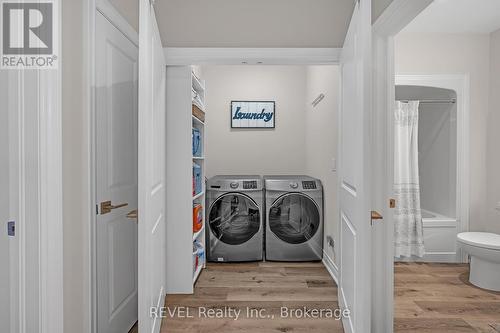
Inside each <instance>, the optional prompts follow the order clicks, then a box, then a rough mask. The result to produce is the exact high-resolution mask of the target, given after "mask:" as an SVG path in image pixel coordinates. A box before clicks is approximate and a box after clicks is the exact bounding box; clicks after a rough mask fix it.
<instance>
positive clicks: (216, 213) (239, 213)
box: [208, 193, 260, 245]
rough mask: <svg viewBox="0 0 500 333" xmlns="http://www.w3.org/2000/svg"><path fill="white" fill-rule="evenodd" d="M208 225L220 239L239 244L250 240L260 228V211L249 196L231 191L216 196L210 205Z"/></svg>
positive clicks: (227, 242) (231, 243)
mask: <svg viewBox="0 0 500 333" xmlns="http://www.w3.org/2000/svg"><path fill="white" fill-rule="evenodd" d="M208 222H209V225H210V230H211V231H212V233H213V234H214V235H215V237H217V238H218V239H219V240H220V241H222V242H224V243H226V244H230V245H239V244H243V243H245V242H247V241H248V240H250V239H251V238H252V237H253V236H254V235H255V234H256V233H257V232H258V231H259V229H260V211H259V207H257V204H256V203H255V201H253V200H252V199H251V198H250V197H248V196H246V195H243V194H239V193H231V194H225V195H223V196H221V197H220V198H218V199H217V200H216V201H215V202H214V203H213V204H212V206H211V207H210V214H209V221H208Z"/></svg>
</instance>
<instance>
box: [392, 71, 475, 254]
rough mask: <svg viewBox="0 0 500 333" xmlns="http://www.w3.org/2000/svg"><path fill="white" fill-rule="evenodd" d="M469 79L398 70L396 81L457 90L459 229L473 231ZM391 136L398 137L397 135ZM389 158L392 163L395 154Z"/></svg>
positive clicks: (459, 250)
mask: <svg viewBox="0 0 500 333" xmlns="http://www.w3.org/2000/svg"><path fill="white" fill-rule="evenodd" d="M469 82H470V79H469V75H468V74H401V75H399V74H396V82H395V84H396V85H416V86H427V87H436V88H445V89H451V90H454V91H455V92H456V93H457V102H456V103H457V187H456V188H457V193H456V196H457V201H456V204H457V206H456V214H457V215H456V216H457V227H458V228H457V233H460V232H465V231H469V210H470V206H469V182H470V181H469V178H470V177H469V171H470V160H469V157H470V155H469V117H470V116H469V115H470V83H469ZM390 139H391V140H394V137H393V136H392V137H391V138H390ZM391 146H393V144H391ZM388 162H389V163H392V158H391V161H388ZM456 254H457V259H458V258H460V260H461V262H464V263H465V262H467V254H466V253H464V252H463V251H462V250H461V249H460V248H457V252H456Z"/></svg>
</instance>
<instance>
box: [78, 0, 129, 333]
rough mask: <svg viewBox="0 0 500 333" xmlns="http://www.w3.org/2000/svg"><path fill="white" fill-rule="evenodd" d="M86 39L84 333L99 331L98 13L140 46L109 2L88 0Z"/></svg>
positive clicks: (85, 17) (84, 26)
mask: <svg viewBox="0 0 500 333" xmlns="http://www.w3.org/2000/svg"><path fill="white" fill-rule="evenodd" d="M85 1H86V6H84V10H85V11H86V12H85V13H84V20H83V36H84V40H85V45H84V51H85V52H86V54H85V56H84V57H83V59H84V68H85V78H84V81H85V83H84V89H85V90H84V95H85V98H84V101H85V103H86V105H85V107H84V109H85V110H86V111H87V112H85V115H84V122H85V123H84V133H85V134H86V138H85V141H86V147H85V148H86V149H85V150H84V151H85V156H84V161H85V166H86V167H85V168H83V170H84V172H85V179H86V180H87V187H86V189H85V190H86V192H85V193H86V202H85V203H84V207H87V209H85V210H84V211H83V217H82V220H83V221H89V223H88V226H87V228H86V233H85V234H84V235H83V237H84V239H83V244H84V249H83V253H84V267H85V269H84V273H86V276H85V277H84V288H85V292H84V295H85V296H86V299H84V308H85V313H84V314H82V315H83V318H84V319H83V323H84V325H85V327H84V332H88V333H94V332H97V273H96V271H97V258H96V222H97V216H96V207H97V202H96V186H95V182H96V174H95V165H96V164H95V163H96V159H95V152H96V147H95V144H96V140H95V112H96V110H95V87H96V86H95V50H96V49H95V34H96V31H95V18H96V15H97V12H99V13H101V14H102V15H103V16H104V17H106V18H107V19H108V20H109V21H110V22H111V23H112V24H113V25H114V26H115V27H116V28H117V29H118V30H120V31H121V32H122V33H123V34H124V35H125V36H126V37H127V38H128V39H129V40H130V41H131V42H132V43H133V44H134V45H136V46H138V45H139V34H138V32H137V31H135V29H134V28H133V27H132V26H131V25H130V24H129V23H128V22H127V21H126V20H125V18H123V16H121V14H120V13H119V12H118V11H117V10H116V9H115V8H114V7H113V5H111V3H109V1H108V0H85Z"/></svg>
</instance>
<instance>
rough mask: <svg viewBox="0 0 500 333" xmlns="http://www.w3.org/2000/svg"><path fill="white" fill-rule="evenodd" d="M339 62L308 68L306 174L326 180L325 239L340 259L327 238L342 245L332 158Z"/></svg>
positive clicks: (331, 254)
mask: <svg viewBox="0 0 500 333" xmlns="http://www.w3.org/2000/svg"><path fill="white" fill-rule="evenodd" d="M339 80H340V73H339V68H338V66H309V67H308V69H307V94H306V121H305V127H306V129H305V131H306V147H305V148H306V174H308V175H310V176H313V177H316V178H319V179H321V181H322V182H323V190H324V202H325V208H324V213H325V242H324V249H325V251H326V254H327V255H328V256H329V257H330V258H331V259H332V260H333V261H334V262H335V263H338V261H337V260H338V254H339V253H338V251H334V249H333V248H331V247H329V246H328V244H327V242H326V237H327V236H332V237H333V239H334V241H335V249H337V248H338V246H339V244H340V243H339V241H340V239H339V233H338V207H337V173H336V172H333V171H332V166H333V164H332V158H335V159H337V141H338V131H337V116H338V111H339V110H338V106H339V91H340V89H339ZM321 93H323V94H324V95H325V98H324V99H323V100H322V101H321V102H320V103H319V104H318V105H317V106H316V107H313V106H312V105H311V102H312V101H313V100H314V99H315V98H316V97H318V95H319V94H321Z"/></svg>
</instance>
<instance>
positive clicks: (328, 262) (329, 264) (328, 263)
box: [323, 251, 339, 286]
mask: <svg viewBox="0 0 500 333" xmlns="http://www.w3.org/2000/svg"><path fill="white" fill-rule="evenodd" d="M323 265H325V267H326V270H327V271H328V273H330V275H331V276H332V278H333V280H334V281H335V283H336V284H337V286H338V285H339V269H338V267H337V265H335V262H333V260H332V258H330V256H329V255H328V254H327V253H326V252H325V251H323Z"/></svg>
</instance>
